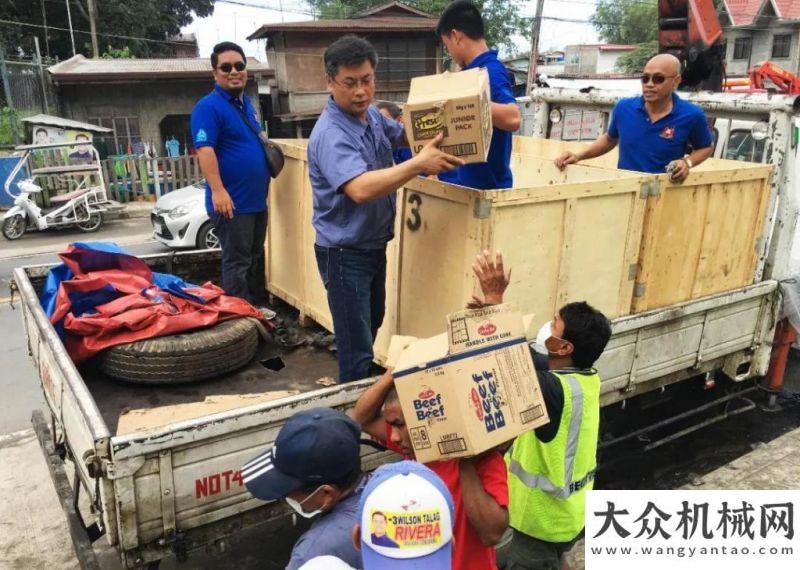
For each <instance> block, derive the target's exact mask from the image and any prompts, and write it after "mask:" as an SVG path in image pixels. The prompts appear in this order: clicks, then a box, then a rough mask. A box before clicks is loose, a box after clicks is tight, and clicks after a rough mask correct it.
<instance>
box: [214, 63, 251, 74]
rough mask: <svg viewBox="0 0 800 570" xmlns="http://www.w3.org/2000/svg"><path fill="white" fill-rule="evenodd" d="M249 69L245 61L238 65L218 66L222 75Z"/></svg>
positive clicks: (224, 64) (226, 64)
mask: <svg viewBox="0 0 800 570" xmlns="http://www.w3.org/2000/svg"><path fill="white" fill-rule="evenodd" d="M245 67H247V66H246V65H245V63H244V62H243V61H237V62H236V63H223V64H220V65H218V66H217V69H219V70H220V71H221V72H222V73H230V72H231V71H233V70H234V69H235V70H236V71H244V68H245Z"/></svg>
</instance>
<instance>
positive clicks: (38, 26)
mask: <svg viewBox="0 0 800 570" xmlns="http://www.w3.org/2000/svg"><path fill="white" fill-rule="evenodd" d="M0 24H6V25H9V26H27V27H29V28H39V29H48V30H58V31H61V32H69V31H70V29H69V28H59V27H56V26H47V27H46V28H45V26H43V25H42V24H31V23H29V22H15V21H13V20H3V19H0ZM72 31H73V32H75V33H76V34H86V35H91V32H88V31H86V30H75V29H73V30H72ZM97 35H98V36H104V37H107V38H117V39H122V40H136V41H142V42H152V43H156V44H169V45H184V44H183V42H176V41H170V40H153V39H150V38H139V37H136V36H123V35H119V34H106V33H102V32H97Z"/></svg>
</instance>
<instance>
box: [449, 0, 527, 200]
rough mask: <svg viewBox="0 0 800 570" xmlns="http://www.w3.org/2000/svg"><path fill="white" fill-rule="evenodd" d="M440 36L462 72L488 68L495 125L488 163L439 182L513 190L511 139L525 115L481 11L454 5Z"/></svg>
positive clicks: (469, 166) (464, 0)
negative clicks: (488, 38)
mask: <svg viewBox="0 0 800 570" xmlns="http://www.w3.org/2000/svg"><path fill="white" fill-rule="evenodd" d="M436 35H438V36H439V37H440V38H442V42H443V43H444V45H445V47H446V48H447V51H448V52H449V53H450V55H451V56H452V58H453V60H454V61H455V62H456V63H457V64H458V65H459V66H460V67H461V68H462V69H474V68H477V67H484V68H486V71H488V72H489V87H490V91H491V98H492V124H493V126H494V129H493V131H492V143H491V145H490V146H489V155H488V157H487V159H486V162H480V163H473V164H467V165H464V166H462V167H460V168H458V169H456V170H454V171H452V172H448V173H445V174H443V175H440V176H439V179H440V180H444V181H445V182H451V183H453V184H459V185H461V186H467V187H469V188H477V189H479V190H492V189H499V188H511V186H512V183H513V179H512V177H511V168H509V162H510V161H511V138H512V133H513V132H514V131H516V130H517V129H519V125H520V121H521V115H520V112H519V107H517V103H516V99H514V95H513V93H512V92H511V81H510V79H509V75H508V70H507V69H506V68H505V66H504V65H503V64H502V63H500V60H498V59H497V51H496V50H490V49H489V47H488V45H487V44H486V39H485V38H484V26H483V18H482V17H481V13H480V10H478V8H477V7H476V6H475V5H474V4H472V3H471V2H469V1H467V0H457V1H456V2H453V3H452V4H450V5H449V6H448V7H447V8H446V9H445V11H444V12H443V13H442V16H441V17H440V18H439V24H438V25H437V27H436Z"/></svg>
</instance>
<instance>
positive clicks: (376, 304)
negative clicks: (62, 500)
mask: <svg viewBox="0 0 800 570" xmlns="http://www.w3.org/2000/svg"><path fill="white" fill-rule="evenodd" d="M323 59H324V63H325V75H326V81H327V86H328V91H329V92H330V93H331V97H330V99H328V103H327V105H326V106H325V109H324V110H323V111H322V114H321V115H320V117H319V120H318V121H317V124H316V125H314V130H313V131H312V133H311V138H310V139H309V141H308V173H309V177H310V179H311V187H312V189H313V192H314V217H313V224H314V229H315V230H316V234H317V235H316V243H315V246H314V249H315V252H316V256H317V266H318V267H319V272H320V276H321V277H322V282H323V284H324V285H325V289H326V290H327V292H328V306H329V307H330V310H331V316H332V317H333V329H334V333H335V334H336V349H337V357H338V359H339V381H340V382H349V381H351V380H358V379H360V378H366V377H367V376H369V374H370V367H371V363H372V358H373V352H372V344H373V343H374V341H375V336H376V335H377V333H378V329H379V328H380V326H381V323H382V322H383V316H384V309H385V302H386V244H387V242H388V241H389V240H390V239H392V237H393V236H394V217H395V193H396V191H397V189H398V188H399V187H400V186H402V185H403V184H405V183H406V182H408V181H409V180H411V179H412V178H415V177H416V176H417V175H419V173H420V172H422V173H424V174H438V173H440V172H443V171H445V170H452V169H453V168H455V167H457V166H460V165H461V164H463V161H462V160H461V159H459V158H456V157H454V156H451V155H449V154H447V153H444V152H442V151H440V150H439V148H438V145H439V143H440V142H441V140H442V135H439V136H438V137H436V138H435V139H433V140H432V141H431V142H430V143H428V144H427V145H426V146H425V147H423V149H422V150H421V151H420V152H419V153H418V154H417V155H416V156H414V157H412V158H410V159H408V160H407V161H405V162H403V163H402V164H398V165H393V160H392V148H393V147H398V146H408V143H407V142H406V137H405V132H404V130H403V126H402V125H400V124H399V123H398V122H397V121H395V120H393V119H388V118H386V117H384V116H383V115H382V114H381V113H380V112H379V111H378V109H376V108H375V107H374V106H373V105H372V98H373V96H374V95H375V70H376V67H377V65H378V54H377V52H376V51H375V48H374V47H373V46H372V44H370V43H369V42H368V41H367V40H365V39H364V38H360V37H357V36H354V35H346V36H343V37H341V38H339V39H338V40H336V41H335V42H333V43H332V44H331V45H330V46H328V49H327V50H325V55H324V58H323Z"/></svg>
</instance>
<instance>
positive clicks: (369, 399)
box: [350, 372, 394, 437]
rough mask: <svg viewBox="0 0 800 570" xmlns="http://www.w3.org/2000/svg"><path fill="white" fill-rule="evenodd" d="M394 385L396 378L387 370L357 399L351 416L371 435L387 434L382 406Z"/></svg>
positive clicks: (382, 435)
mask: <svg viewBox="0 0 800 570" xmlns="http://www.w3.org/2000/svg"><path fill="white" fill-rule="evenodd" d="M392 386H394V379H393V378H392V375H391V374H390V373H388V372H387V373H386V374H384V375H383V376H381V377H380V378H379V379H378V380H377V381H376V382H375V383H374V384H373V385H372V386H370V387H369V388H367V389H366V390H365V391H364V392H363V393H362V394H361V396H360V397H359V398H358V401H356V405H355V406H354V407H353V409H352V410H350V417H351V418H353V419H354V420H355V421H357V422H358V424H359V425H360V426H361V429H362V430H364V431H365V432H366V433H368V434H370V435H371V436H374V437H384V436H385V428H384V426H383V418H382V417H381V408H382V407H383V402H384V401H385V400H386V394H388V393H389V390H391V389H392ZM378 420H380V421H378Z"/></svg>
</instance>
